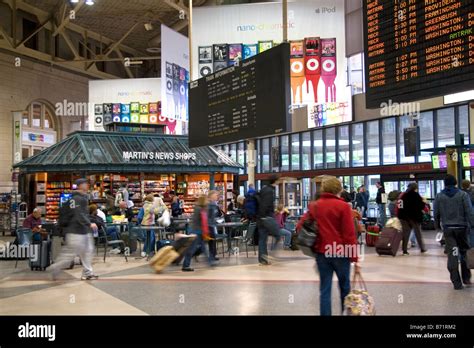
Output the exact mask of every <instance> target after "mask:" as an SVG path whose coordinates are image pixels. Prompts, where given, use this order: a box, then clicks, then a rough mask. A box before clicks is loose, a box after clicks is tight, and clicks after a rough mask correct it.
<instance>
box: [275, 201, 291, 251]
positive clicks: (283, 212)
mask: <svg viewBox="0 0 474 348" xmlns="http://www.w3.org/2000/svg"><path fill="white" fill-rule="evenodd" d="M288 215H289V213H288V210H287V209H286V208H285V206H284V205H283V204H278V206H277V209H276V212H275V220H276V222H277V224H278V227H280V238H282V237H283V238H284V244H283V247H284V248H285V249H289V248H290V247H291V231H288V230H287V229H285V222H286V218H287V217H288ZM278 242H279V240H277V241H275V244H276V243H278Z"/></svg>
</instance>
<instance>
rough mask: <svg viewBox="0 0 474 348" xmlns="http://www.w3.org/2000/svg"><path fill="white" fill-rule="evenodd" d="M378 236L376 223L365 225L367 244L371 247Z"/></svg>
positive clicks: (378, 229) (378, 230)
mask: <svg viewBox="0 0 474 348" xmlns="http://www.w3.org/2000/svg"><path fill="white" fill-rule="evenodd" d="M379 236H380V227H379V226H378V225H368V226H366V232H365V244H366V245H367V246H370V247H373V246H375V243H376V242H377V240H378V238H379Z"/></svg>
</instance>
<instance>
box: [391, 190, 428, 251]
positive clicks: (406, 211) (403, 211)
mask: <svg viewBox="0 0 474 348" xmlns="http://www.w3.org/2000/svg"><path fill="white" fill-rule="evenodd" d="M397 204H398V211H397V216H398V218H399V219H400V222H401V223H402V227H403V242H402V250H403V255H409V254H408V240H409V239H410V233H411V231H412V230H414V231H415V236H416V240H417V241H418V245H419V246H420V249H421V252H422V253H425V252H426V249H425V244H424V242H423V237H422V236H421V229H420V225H421V222H422V221H423V209H424V207H425V203H424V202H423V198H421V196H420V194H419V193H418V184H417V183H411V184H410V185H408V188H407V190H406V191H405V192H404V193H403V194H402V195H401V196H400V198H399V199H398V203H397Z"/></svg>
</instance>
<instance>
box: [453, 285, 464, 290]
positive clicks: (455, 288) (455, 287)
mask: <svg viewBox="0 0 474 348" xmlns="http://www.w3.org/2000/svg"><path fill="white" fill-rule="evenodd" d="M462 289H464V286H462V285H459V286H454V290H462Z"/></svg>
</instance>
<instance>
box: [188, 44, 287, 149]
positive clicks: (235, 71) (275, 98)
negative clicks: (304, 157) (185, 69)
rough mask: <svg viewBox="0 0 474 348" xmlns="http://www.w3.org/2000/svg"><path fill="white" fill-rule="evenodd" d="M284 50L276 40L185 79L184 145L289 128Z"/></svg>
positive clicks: (202, 144)
mask: <svg viewBox="0 0 474 348" xmlns="http://www.w3.org/2000/svg"><path fill="white" fill-rule="evenodd" d="M289 52H290V51H289V45H288V44H281V45H279V46H276V47H274V48H271V49H269V50H267V51H265V52H263V53H261V54H258V55H256V56H255V57H253V58H250V59H247V60H245V61H243V62H242V63H240V64H239V65H236V66H231V67H228V68H226V69H224V70H221V71H219V72H216V73H214V74H211V75H208V76H206V77H203V78H201V79H199V80H196V81H193V82H191V83H190V95H189V110H190V114H191V115H192V117H191V118H190V124H189V126H190V127H189V144H190V146H192V147H197V146H205V145H216V144H221V143H226V142H231V141H237V140H240V139H246V138H255V137H261V136H266V135H272V134H279V133H284V132H288V131H290V128H291V123H290V112H289V106H290V93H291V92H290V81H289V79H290V65H289V61H290V60H289Z"/></svg>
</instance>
